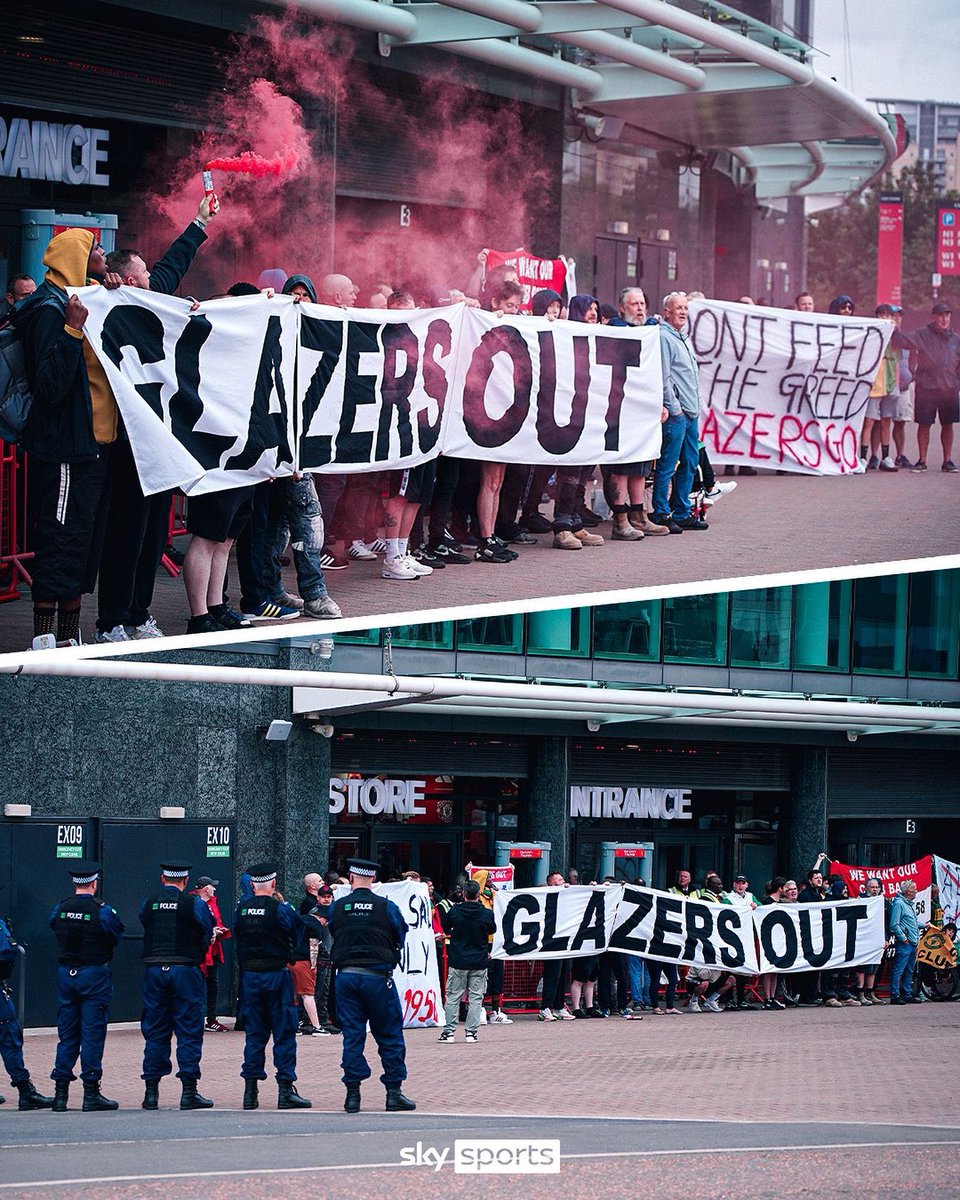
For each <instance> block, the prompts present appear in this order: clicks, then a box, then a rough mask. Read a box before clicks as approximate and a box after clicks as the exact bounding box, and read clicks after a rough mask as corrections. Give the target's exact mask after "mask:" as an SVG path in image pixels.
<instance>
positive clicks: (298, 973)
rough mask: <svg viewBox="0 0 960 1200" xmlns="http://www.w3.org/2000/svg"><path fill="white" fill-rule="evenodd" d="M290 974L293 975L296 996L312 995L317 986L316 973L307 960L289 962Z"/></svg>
mask: <svg viewBox="0 0 960 1200" xmlns="http://www.w3.org/2000/svg"><path fill="white" fill-rule="evenodd" d="M288 969H289V971H290V974H291V975H292V976H293V990H294V991H295V992H296V994H297V995H298V996H312V995H313V992H314V988H316V986H317V973H316V971H315V970H314V969H313V967H311V966H310V963H309V962H307V961H304V962H295V963H291V964H290V966H289V968H288Z"/></svg>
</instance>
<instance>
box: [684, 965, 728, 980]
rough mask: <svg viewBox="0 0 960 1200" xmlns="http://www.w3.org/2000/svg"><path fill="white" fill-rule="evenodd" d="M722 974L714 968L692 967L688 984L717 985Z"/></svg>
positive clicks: (688, 976) (688, 974) (688, 975)
mask: <svg viewBox="0 0 960 1200" xmlns="http://www.w3.org/2000/svg"><path fill="white" fill-rule="evenodd" d="M722 974H723V972H722V971H714V970H713V968H712V967H691V968H690V970H689V971H688V972H687V983H715V982H716V981H717V980H718V979H719V978H720V976H721V975H722Z"/></svg>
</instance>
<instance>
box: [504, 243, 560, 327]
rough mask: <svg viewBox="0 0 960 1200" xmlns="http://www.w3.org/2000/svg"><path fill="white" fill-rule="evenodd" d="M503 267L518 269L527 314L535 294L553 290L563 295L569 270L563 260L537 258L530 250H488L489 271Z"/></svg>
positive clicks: (518, 278)
mask: <svg viewBox="0 0 960 1200" xmlns="http://www.w3.org/2000/svg"><path fill="white" fill-rule="evenodd" d="M502 266H510V267H516V269H517V280H518V281H519V283H520V286H521V287H522V288H523V305H522V307H523V309H524V311H525V312H527V311H529V309H530V300H531V298H532V297H533V294H534V292H539V291H541V290H542V289H543V288H552V289H553V291H555V292H557V293H558V294H559V295H561V296H562V295H563V285H564V281H565V280H566V278H567V268H566V266H565V264H564V261H563V259H562V258H537V256H536V255H535V254H531V253H530V251H529V250H488V251H487V270H488V271H492V270H493V268H494V267H502Z"/></svg>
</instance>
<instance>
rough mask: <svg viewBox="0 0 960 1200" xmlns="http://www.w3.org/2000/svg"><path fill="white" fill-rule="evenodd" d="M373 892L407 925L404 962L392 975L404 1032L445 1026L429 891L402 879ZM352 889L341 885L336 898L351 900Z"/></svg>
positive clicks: (375, 887) (411, 881)
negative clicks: (390, 901)
mask: <svg viewBox="0 0 960 1200" xmlns="http://www.w3.org/2000/svg"><path fill="white" fill-rule="evenodd" d="M372 890H373V891H375V892H376V893H377V895H378V896H385V897H386V898H387V899H388V900H392V901H393V903H394V904H395V905H396V906H397V908H399V909H400V912H401V913H402V914H403V919H404V920H405V921H406V923H407V939H406V941H405V942H404V946H403V959H402V961H401V963H400V965H399V966H398V967H397V968H396V969H395V970H394V972H393V982H394V986H395V987H396V989H397V995H398V996H399V997H400V1005H401V1007H402V1008H403V1025H404V1028H405V1029H427V1028H429V1027H430V1026H432V1025H439V1024H441V1023H442V1022H441V1021H440V1017H441V1015H442V1012H443V1003H442V1001H441V998H440V970H439V967H438V966H437V952H436V949H435V944H434V936H433V919H432V915H431V911H430V889H429V888H428V887H427V885H426V884H425V883H416V882H415V881H414V880H412V879H403V880H400V882H398V883H375V884H374V885H373V889H372ZM351 891H352V889H351V888H350V887H348V886H347V885H346V884H340V885H339V886H338V887H335V888H334V889H333V894H334V898H335V899H337V900H340V899H341V898H342V897H343V896H349V895H350V894H351Z"/></svg>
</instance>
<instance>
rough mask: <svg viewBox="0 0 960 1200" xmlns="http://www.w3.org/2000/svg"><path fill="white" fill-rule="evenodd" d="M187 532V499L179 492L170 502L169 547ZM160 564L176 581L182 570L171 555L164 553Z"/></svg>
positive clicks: (175, 493)
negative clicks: (174, 540) (176, 538)
mask: <svg viewBox="0 0 960 1200" xmlns="http://www.w3.org/2000/svg"><path fill="white" fill-rule="evenodd" d="M186 532H187V498H186V496H182V495H181V494H180V493H179V492H174V494H173V500H172V501H171V502H170V518H169V520H168V522H167V545H168V546H172V545H173V539H174V538H175V537H177V536H178V535H179V534H182V533H186ZM160 563H161V565H162V567H163V569H164V570H165V571H166V573H167V574H168V575H169V576H170V578H171V579H176V578H177V577H178V576H179V574H180V568H179V567H178V566H177V564H176V563H175V562H174V561H173V559H172V558H171V557H170V555H169V554H167V553H166V552H164V555H163V558H161V559H160Z"/></svg>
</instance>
